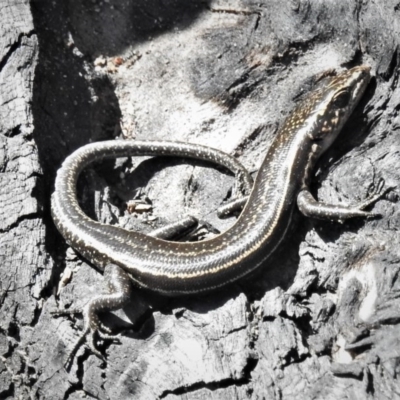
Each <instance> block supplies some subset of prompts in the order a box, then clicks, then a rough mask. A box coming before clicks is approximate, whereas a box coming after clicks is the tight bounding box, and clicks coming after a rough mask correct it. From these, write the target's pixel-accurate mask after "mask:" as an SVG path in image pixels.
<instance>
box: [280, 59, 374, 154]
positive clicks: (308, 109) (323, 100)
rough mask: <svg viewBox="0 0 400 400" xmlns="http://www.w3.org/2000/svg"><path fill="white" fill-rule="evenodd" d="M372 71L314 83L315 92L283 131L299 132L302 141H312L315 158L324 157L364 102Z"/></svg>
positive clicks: (330, 74) (355, 70) (358, 69)
mask: <svg viewBox="0 0 400 400" xmlns="http://www.w3.org/2000/svg"><path fill="white" fill-rule="evenodd" d="M369 71H370V68H369V67H367V66H358V67H354V68H351V69H349V70H346V71H343V72H335V71H333V70H329V71H326V72H324V73H322V74H320V75H318V76H317V77H316V78H315V79H314V89H313V90H312V91H311V92H310V93H309V94H308V95H306V96H305V97H304V98H303V99H302V100H301V101H300V103H299V104H298V106H297V107H296V108H295V110H294V112H293V113H292V114H291V115H290V116H289V118H288V119H287V120H286V121H285V124H284V127H283V131H296V132H298V133H299V134H300V136H301V137H304V136H306V137H308V139H309V140H310V141H311V143H310V144H311V145H312V146H313V149H314V150H313V153H314V155H315V156H319V155H320V154H322V153H323V152H324V151H325V150H326V149H327V148H328V147H329V146H330V145H331V144H332V142H333V141H334V140H335V139H336V137H337V136H338V134H339V132H340V130H341V129H342V127H343V125H344V124H345V122H346V121H347V119H348V118H349V116H350V114H351V113H352V112H353V110H354V108H355V107H356V105H357V104H358V102H359V100H360V99H361V97H362V95H363V93H364V91H365V89H366V87H367V86H368V83H369V80H370V72H369ZM288 136H290V135H288Z"/></svg>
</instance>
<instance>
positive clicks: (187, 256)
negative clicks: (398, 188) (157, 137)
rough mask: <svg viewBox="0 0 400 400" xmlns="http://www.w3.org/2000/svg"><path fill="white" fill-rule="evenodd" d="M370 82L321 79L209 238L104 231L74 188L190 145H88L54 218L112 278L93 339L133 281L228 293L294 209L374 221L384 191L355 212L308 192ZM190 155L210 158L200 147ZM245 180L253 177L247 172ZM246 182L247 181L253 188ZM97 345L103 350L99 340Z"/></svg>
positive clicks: (332, 76)
mask: <svg viewBox="0 0 400 400" xmlns="http://www.w3.org/2000/svg"><path fill="white" fill-rule="evenodd" d="M369 80H370V73H369V68H368V67H366V66H358V67H354V68H352V69H349V70H346V71H343V72H340V73H332V72H331V73H327V74H325V75H323V76H321V78H320V79H319V81H318V82H317V84H316V88H315V89H314V90H313V91H312V92H311V93H310V94H309V95H308V96H306V97H305V98H304V100H302V101H301V103H300V104H299V105H298V106H297V107H296V108H295V109H294V111H293V112H292V113H291V114H290V116H289V117H288V118H287V119H286V121H285V122H284V123H283V125H282V127H281V128H280V129H279V131H278V133H277V135H276V138H275V139H274V141H273V142H272V144H271V146H270V148H269V150H268V152H267V154H266V156H265V159H264V161H263V163H262V165H261V167H260V169H259V171H258V174H257V177H256V179H255V182H254V185H253V187H252V188H251V192H250V194H249V196H248V200H247V203H246V205H245V207H244V209H243V211H242V213H241V214H240V216H239V218H238V219H237V221H236V222H235V224H234V225H233V226H232V227H231V228H230V229H228V230H227V231H226V232H223V233H222V234H220V235H218V236H216V237H213V238H212V239H209V240H204V241H201V242H195V243H181V242H169V241H165V240H162V239H159V238H157V237H150V236H147V235H145V234H142V233H138V232H131V231H127V230H125V229H123V228H119V227H117V226H110V225H104V224H101V223H99V222H96V221H93V220H91V219H89V218H88V217H87V216H86V215H85V214H84V213H83V211H82V210H81V208H80V207H79V205H78V200H77V195H76V182H77V179H78V176H79V173H80V172H81V171H82V169H83V168H84V167H86V166H87V165H88V164H90V163H91V162H93V161H96V160H99V159H104V158H115V157H122V156H131V155H145V154H150V155H151V154H158V153H159V152H162V151H161V150H162V148H163V146H164V147H165V148H167V147H168V146H170V147H169V154H170V155H173V154H176V155H179V154H180V152H182V151H180V150H179V149H180V148H181V146H184V145H183V144H179V143H177V144H174V143H169V144H168V143H161V144H158V143H157V142H155V143H153V142H149V143H147V142H140V143H138V142H135V141H132V142H130V141H126V142H124V141H107V142H100V143H95V144H90V145H87V146H84V147H82V148H80V149H78V150H77V151H76V152H75V153H73V154H72V155H70V156H69V157H68V158H67V159H66V160H65V162H64V163H63V165H62V167H61V168H60V170H59V171H58V174H57V178H56V182H55V191H54V193H53V196H52V216H53V220H54V222H55V225H56V227H57V228H58V230H59V231H60V232H61V234H62V235H63V236H64V238H65V240H66V241H67V242H68V243H69V244H70V245H71V246H72V247H74V248H75V249H76V250H77V251H78V252H80V253H81V254H82V255H83V256H84V257H85V258H87V259H88V260H89V261H90V262H92V263H94V264H95V265H96V266H98V267H99V268H100V269H102V270H105V275H106V279H107V280H108V281H109V287H110V288H111V293H110V294H109V295H101V296H97V297H96V298H95V299H92V300H91V301H90V302H89V304H88V305H87V306H86V307H85V310H84V318H85V324H86V325H85V333H88V332H89V333H91V334H92V338H93V334H94V333H96V332H98V333H101V332H103V334H104V332H105V333H108V330H107V329H105V327H103V325H102V324H101V322H100V320H99V318H98V315H97V314H98V312H99V311H107V310H115V309H119V308H121V307H123V306H124V304H126V302H127V301H128V300H129V295H130V291H131V286H132V285H131V282H132V281H133V282H135V283H136V284H138V285H139V286H140V287H144V288H148V289H151V290H154V291H157V292H160V293H162V294H165V295H172V296H175V295H186V294H191V293H199V292H203V291H207V290H212V289H215V288H218V287H221V286H223V285H226V284H228V283H229V282H232V281H235V280H237V279H239V278H241V277H243V276H244V275H247V274H249V273H250V272H251V271H253V270H255V269H256V268H258V267H259V266H261V265H263V264H264V265H265V260H266V259H267V258H268V256H269V255H270V254H271V253H272V252H273V251H274V250H275V249H276V248H277V246H278V245H279V243H280V242H281V240H282V238H283V237H284V235H285V233H286V231H287V229H288V226H289V224H290V221H291V217H292V212H293V209H294V206H295V205H296V202H297V203H298V205H299V208H300V211H302V212H303V214H306V215H308V216H316V217H318V218H329V219H333V220H335V219H336V220H343V219H346V218H352V217H367V216H370V215H373V214H372V213H369V212H367V211H364V208H365V207H367V206H368V205H370V204H372V203H373V202H375V201H377V200H378V199H379V198H380V197H381V196H382V188H380V189H379V190H378V191H376V192H375V193H374V194H373V195H372V196H370V197H369V198H368V199H367V200H366V201H365V202H363V203H360V204H358V205H355V206H352V207H345V206H335V205H328V204H323V205H321V204H320V203H318V202H317V201H316V200H315V199H314V198H313V197H312V195H311V193H310V192H309V191H308V185H309V181H310V177H311V173H312V170H313V167H314V165H315V163H316V161H317V160H318V158H319V157H320V155H321V154H322V153H323V152H324V151H325V150H326V149H327V148H328V147H329V146H330V145H331V144H332V142H333V141H334V140H335V138H336V137H337V135H338V134H339V132H340V130H341V128H342V127H343V125H344V123H345V122H346V120H347V119H348V117H349V116H350V114H351V113H352V111H353V109H354V108H355V106H356V105H357V103H358V102H359V100H360V98H361V97H362V95H363V93H364V91H365V89H366V87H367V85H368V82H369ZM206 150H207V148H203V149H202V151H203V152H206ZM210 151H212V150H210ZM166 153H168V151H167V150H166ZM183 153H184V154H183V155H186V156H189V157H198V158H204V157H203V156H204V154H203V155H202V154H200V153H201V152H200V153H199V152H197V151H196V149H194V150H193V152H190V150H189V151H186V152H185V151H183ZM205 158H207V157H205ZM217 158H218V157H217ZM208 159H211V160H212V157H211V158H210V157H208ZM228 160H229V157H228ZM213 161H216V162H218V163H221V162H219V160H216V159H214V160H213ZM222 164H223V163H222ZM228 164H229V165H228V168H230V169H233V170H234V172H238V171H239V172H240V171H241V169H240V166H237V165H236V166H235V167H233V166H232V165H231V164H232V163H231V162H228ZM242 175H246V173H245V172H243V171H242ZM246 179H247V180H246ZM246 179H242V180H243V181H245V182H247V186H249V185H250V183H249V179H248V178H246ZM245 186H246V185H245ZM245 191H246V190H245ZM92 342H93V343H92V348H93V351H96V350H95V344H94V339H92Z"/></svg>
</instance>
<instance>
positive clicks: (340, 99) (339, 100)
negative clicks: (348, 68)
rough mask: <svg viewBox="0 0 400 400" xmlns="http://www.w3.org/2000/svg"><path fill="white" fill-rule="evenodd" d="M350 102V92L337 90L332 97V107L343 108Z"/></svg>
mask: <svg viewBox="0 0 400 400" xmlns="http://www.w3.org/2000/svg"><path fill="white" fill-rule="evenodd" d="M349 102H350V93H349V92H348V91H342V92H339V93H338V94H337V95H336V96H335V97H334V99H333V104H332V105H333V107H335V108H345V107H346V106H347V105H348V104H349Z"/></svg>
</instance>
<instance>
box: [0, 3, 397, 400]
mask: <svg viewBox="0 0 400 400" xmlns="http://www.w3.org/2000/svg"><path fill="white" fill-rule="evenodd" d="M399 14H400V5H399V4H398V2H396V1H394V0H377V1H374V2H372V1H365V2H361V1H356V0H353V1H348V2H339V1H338V2H333V1H327V0H326V1H316V0H304V1H303V0H296V1H289V0H287V1H278V0H269V1H266V0H265V1H259V2H250V1H246V0H242V1H239V0H207V1H200V0H192V1H190V2H187V1H184V0H168V1H162V2H161V1H158V0H151V1H145V2H144V1H136V2H132V1H128V0H118V1H117V0H105V1H102V2H100V1H99V2H93V1H89V0H85V1H82V0H79V1H78V0H70V1H69V2H50V1H49V2H44V1H40V0H35V1H32V2H31V3H29V2H28V1H19V2H16V1H13V0H0V22H1V23H0V201H1V211H0V215H1V218H0V274H1V279H0V281H1V286H0V289H1V291H0V305H1V311H0V313H1V320H0V351H1V357H0V397H1V398H10V399H11V398H21V399H25V398H37V399H67V398H68V399H74V400H77V399H83V398H96V399H118V400H119V399H132V398H134V399H168V400H178V399H182V400H200V399H201V400H203V399H215V400H217V399H218V400H219V399H292V398H293V399H294V398H296V399H310V398H313V399H342V398H351V399H366V398H371V399H372V398H376V399H395V398H400V385H399V384H398V379H397V376H398V374H399V360H400V343H399V341H400V339H399V337H400V335H399V334H400V325H399V321H400V311H399V310H400V307H399V287H400V286H399V268H400V251H399V242H400V240H399V239H400V237H399V232H398V231H399V224H400V210H399V206H398V194H399V193H400V192H399V188H398V187H399V182H400V172H399V171H400V169H399V166H400V157H399V154H400V145H399V140H398V138H397V132H398V131H399V130H400V117H399V110H400V84H399V61H400V59H399V54H398V48H399V44H400V43H399V38H400V26H399V24H400V23H399V21H400V15H399ZM361 63H366V64H369V65H370V66H371V67H372V71H373V72H374V74H375V76H376V77H375V78H374V80H373V81H372V82H371V85H370V88H369V90H368V92H367V94H366V96H365V100H364V101H363V103H362V104H361V105H360V107H359V108H358V109H357V110H356V112H355V114H354V116H353V117H352V120H351V121H350V123H349V124H347V126H346V128H345V130H344V132H343V135H342V136H341V137H340V138H339V140H338V143H337V144H336V145H335V146H334V147H333V148H332V149H331V150H329V152H328V153H327V154H326V156H324V158H323V159H322V160H321V163H320V164H319V169H318V172H317V174H316V179H315V182H316V183H315V186H314V188H313V189H314V191H315V192H316V193H317V195H318V198H319V199H321V200H323V201H329V202H331V201H333V202H336V201H343V202H348V203H350V202H356V201H358V200H360V199H362V198H364V197H365V196H366V195H367V192H368V189H369V186H370V184H371V183H374V184H377V183H378V181H379V179H380V178H384V179H385V181H386V185H387V186H393V187H395V189H394V190H393V191H392V192H391V193H389V194H388V195H387V196H386V198H385V199H384V200H381V201H379V202H378V204H376V206H375V207H374V210H375V211H378V212H381V213H382V215H383V217H382V218H381V219H374V220H368V221H360V220H358V221H349V222H346V223H345V224H342V225H340V224H333V223H328V222H323V221H312V220H307V219H306V218H304V217H301V216H300V215H298V214H297V215H296V217H295V221H294V226H293V229H292V230H291V231H290V233H289V235H288V238H287V240H285V241H284V243H282V246H281V248H280V249H279V250H278V251H277V253H276V254H275V255H274V256H273V257H272V258H271V259H270V260H269V261H268V262H267V263H266V265H265V268H264V269H263V271H260V272H258V273H257V274H255V275H253V276H251V277H249V278H248V279H245V280H243V281H242V282H238V283H237V284H235V285H233V286H232V287H229V288H227V289H225V290H220V291H218V292H217V293H210V294H208V295H206V296H202V297H191V298H183V299H165V298H163V297H161V296H156V295H154V294H151V293H147V292H145V291H143V290H137V292H136V293H135V296H134V298H133V299H132V301H131V304H130V305H129V306H128V307H126V309H125V313H123V312H119V313H116V314H115V315H112V316H107V318H106V319H105V320H106V322H107V323H108V324H110V326H113V327H114V328H119V329H120V331H121V336H120V343H110V342H107V343H105V345H104V346H103V350H104V352H105V355H106V362H103V361H102V360H99V359H98V358H97V357H96V356H94V355H92V354H91V353H90V352H89V351H88V350H87V349H86V348H85V347H84V346H83V347H82V348H81V349H80V350H79V352H78V354H77V356H76V358H75V360H74V363H73V365H72V368H71V369H70V370H66V369H65V368H64V365H63V364H64V362H65V360H66V355H67V353H68V351H69V350H70V349H71V348H72V346H73V343H74V342H75V340H76V339H77V338H78V336H79V334H80V332H81V329H82V320H81V319H80V318H72V317H71V318H69V317H59V318H55V317H54V316H53V315H52V314H51V311H52V310H54V309H55V308H56V307H57V306H58V305H61V306H71V307H80V306H83V305H84V304H85V303H86V302H87V301H88V300H89V299H90V298H91V296H93V295H94V294H96V293H98V292H100V291H102V290H104V288H103V281H102V276H101V274H100V273H98V272H97V271H96V270H95V269H94V268H93V267H91V266H90V265H88V264H87V263H86V262H85V261H84V260H83V259H81V258H80V257H79V256H77V255H76V254H75V253H74V251H72V250H71V249H68V248H67V247H66V245H65V242H64V240H63V239H62V238H61V237H60V236H59V235H58V234H57V232H56V231H55V228H54V226H53V224H52V221H51V218H50V214H49V198H50V194H51V190H52V185H53V181H54V177H55V173H56V170H57V168H58V167H59V165H60V163H61V162H62V161H63V159H64V158H65V157H66V156H67V155H68V154H69V153H71V152H72V151H73V150H74V149H76V148H78V147H80V146H82V145H83V144H85V143H88V142H90V141H97V140H102V139H106V138H112V137H117V136H122V137H130V138H132V137H133V138H137V139H152V138H157V139H172V140H183V141H190V142H196V143H202V144H207V145H210V146H213V147H217V148H219V149H222V150H224V151H227V152H230V153H231V154H235V155H236V156H237V157H238V158H239V159H240V160H241V161H242V162H243V163H244V165H246V166H247V167H248V168H249V169H257V167H258V166H259V165H260V162H261V160H262V157H263V154H265V151H266V150H267V148H268V146H269V144H270V142H271V140H272V138H273V136H274V134H275V132H276V130H277V128H278V126H279V124H280V123H281V122H282V119H283V118H284V116H285V115H287V113H288V112H289V111H290V109H291V108H292V107H293V105H294V97H295V96H296V94H298V93H300V92H302V91H307V84H306V83H305V82H306V80H307V79H308V78H310V77H311V76H312V75H314V74H315V73H318V72H321V71H324V70H326V69H328V68H337V67H340V66H344V67H346V66H352V65H357V64H361ZM132 171H133V172H132ZM232 183H233V179H232V177H230V176H228V175H226V174H225V173H224V172H223V171H218V170H216V169H215V168H213V167H212V166H208V165H203V164H201V163H195V162H192V161H187V160H174V159H167V160H165V159H149V160H143V159H140V160H139V159H138V160H133V161H129V160H119V161H118V162H117V163H115V164H114V163H109V164H107V165H104V166H98V167H97V168H96V169H95V170H92V171H88V172H87V174H86V175H85V177H83V179H82V182H81V183H80V185H79V186H80V193H81V198H82V205H83V207H84V208H85V210H86V211H87V212H88V213H89V215H92V216H93V217H96V218H98V219H99V220H101V221H103V222H107V223H118V224H120V225H121V226H126V227H129V228H130V229H139V230H143V231H145V232H146V231H149V230H151V229H153V228H155V227H159V226H162V225H163V224H165V223H166V222H171V221H175V220H177V219H179V218H181V217H182V216H184V215H186V214H192V215H195V216H197V217H200V219H201V220H204V221H206V222H207V223H210V224H211V225H213V226H214V227H215V228H217V229H218V230H221V231H222V230H224V229H226V228H227V227H228V226H229V225H230V224H232V223H233V222H234V218H233V217H232V218H229V219H227V220H219V219H218V218H217V216H216V209H217V207H218V206H219V204H220V203H221V202H222V200H223V199H224V198H225V197H226V195H227V193H228V192H229V189H230V187H231V185H232ZM135 196H137V197H140V198H141V199H145V200H146V201H148V200H147V198H148V199H149V201H150V202H151V206H152V207H151V211H150V212H144V213H136V214H135V213H134V214H132V215H129V214H128V213H127V212H126V202H127V201H129V200H132V199H133V198H134V197H135Z"/></svg>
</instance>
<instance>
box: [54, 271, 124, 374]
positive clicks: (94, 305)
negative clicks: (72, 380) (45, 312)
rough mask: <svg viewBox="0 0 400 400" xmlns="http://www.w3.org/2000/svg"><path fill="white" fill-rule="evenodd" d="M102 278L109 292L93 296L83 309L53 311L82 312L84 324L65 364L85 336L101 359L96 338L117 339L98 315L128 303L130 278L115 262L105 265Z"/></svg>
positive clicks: (58, 312)
mask: <svg viewBox="0 0 400 400" xmlns="http://www.w3.org/2000/svg"><path fill="white" fill-rule="evenodd" d="M104 278H105V280H106V283H107V287H108V291H109V293H107V294H101V295H98V296H96V297H94V298H93V299H91V300H90V301H89V303H88V304H87V305H86V306H85V307H84V308H83V310H75V309H74V310H64V311H56V312H53V314H56V315H62V314H75V313H82V314H83V319H84V324H85V326H84V329H83V332H82V334H81V335H80V336H79V338H78V340H77V341H76V342H75V344H74V345H73V347H72V349H71V351H70V352H69V353H68V357H67V361H66V363H65V365H66V366H68V365H69V364H70V363H71V362H72V360H73V358H74V355H75V354H76V352H77V351H78V349H79V347H80V346H81V345H82V344H83V343H84V341H85V339H86V338H87V343H88V345H89V347H90V349H91V350H92V352H93V353H94V354H95V355H97V356H98V357H99V358H101V359H104V356H103V355H102V353H101V352H100V351H99V349H98V347H97V339H98V338H99V337H100V338H102V339H111V340H117V336H116V335H112V330H111V329H110V328H108V327H107V326H106V325H104V324H103V323H102V322H101V320H100V317H99V315H100V314H101V313H104V312H108V311H116V310H119V309H121V308H123V307H124V306H125V305H126V304H127V303H128V301H129V299H130V296H131V290H132V286H131V280H130V278H129V275H128V274H127V273H126V272H125V271H124V270H123V269H122V268H121V267H119V266H117V265H115V264H108V265H107V266H106V267H105V270H104Z"/></svg>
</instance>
